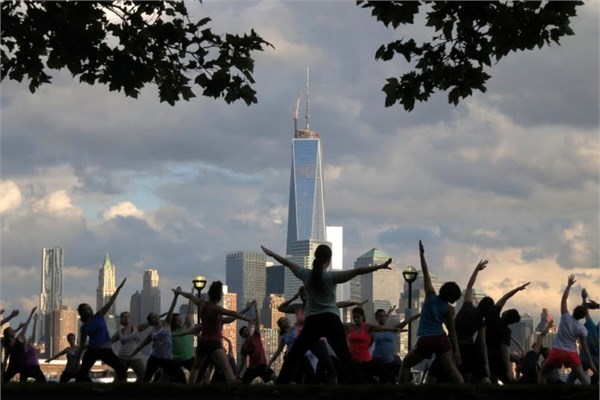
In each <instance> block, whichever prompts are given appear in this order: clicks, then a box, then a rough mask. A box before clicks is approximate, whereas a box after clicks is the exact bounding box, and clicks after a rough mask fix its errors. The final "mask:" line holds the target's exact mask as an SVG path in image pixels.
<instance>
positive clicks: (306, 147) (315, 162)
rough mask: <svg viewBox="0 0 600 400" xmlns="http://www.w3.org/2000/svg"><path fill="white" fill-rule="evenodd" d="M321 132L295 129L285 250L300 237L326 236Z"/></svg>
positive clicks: (303, 238) (318, 238)
mask: <svg viewBox="0 0 600 400" xmlns="http://www.w3.org/2000/svg"><path fill="white" fill-rule="evenodd" d="M321 153H322V151H321V135H320V134H319V133H318V132H313V131H311V130H309V126H308V118H307V126H306V129H305V130H297V131H296V132H295V134H294V138H293V139H292V173H291V178H290V203H289V213H288V234H287V250H286V251H287V254H288V255H289V254H292V243H294V242H296V241H299V240H316V241H321V242H324V241H326V240H327V237H326V231H325V226H326V224H325V191H324V187H323V162H322V159H323V157H322V154H321Z"/></svg>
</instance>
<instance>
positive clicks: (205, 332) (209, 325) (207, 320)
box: [200, 305, 223, 342]
mask: <svg viewBox="0 0 600 400" xmlns="http://www.w3.org/2000/svg"><path fill="white" fill-rule="evenodd" d="M209 311H210V310H209V307H207V306H206V305H205V306H204V307H202V310H201V311H200V318H201V319H202V335H200V340H201V341H205V340H211V341H218V342H220V341H221V339H222V337H223V316H222V315H221V314H219V313H217V312H214V311H213V312H212V313H211V312H209ZM211 314H212V315H211Z"/></svg>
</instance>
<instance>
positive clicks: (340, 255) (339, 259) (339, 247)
mask: <svg viewBox="0 0 600 400" xmlns="http://www.w3.org/2000/svg"><path fill="white" fill-rule="evenodd" d="M325 231H326V233H327V241H328V242H330V243H331V269H332V270H333V271H342V270H343V269H344V228H343V227H342V226H328V227H326V229H325ZM345 287H346V285H345V284H339V285H337V289H336V293H335V297H336V299H337V300H338V301H341V300H345V294H344V292H345Z"/></svg>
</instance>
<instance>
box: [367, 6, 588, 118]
mask: <svg viewBox="0 0 600 400" xmlns="http://www.w3.org/2000/svg"><path fill="white" fill-rule="evenodd" d="M357 3H358V5H359V6H360V7H363V8H370V9H371V14H372V15H373V16H374V17H376V18H377V20H378V21H381V22H382V23H383V24H384V25H385V26H386V27H388V26H390V25H391V26H392V27H393V28H394V29H396V28H398V27H399V26H400V25H404V24H413V23H414V17H415V15H416V14H417V13H419V12H420V11H422V9H426V11H425V12H426V21H427V22H426V25H427V26H429V27H431V28H433V30H434V32H435V33H434V34H433V37H432V38H431V41H428V42H424V43H421V44H417V43H416V42H415V40H414V39H407V40H406V39H404V38H403V39H400V40H396V41H394V42H391V43H388V44H387V45H382V46H381V47H380V48H379V49H378V50H377V52H376V53H375V59H377V60H383V61H388V60H391V59H392V58H394V56H395V55H396V54H401V55H402V56H404V58H405V59H406V61H407V62H409V63H413V66H412V70H411V71H409V72H407V73H405V74H403V75H402V76H400V78H388V79H387V83H386V84H385V85H384V86H383V91H384V92H385V95H386V99H385V106H386V107H389V106H392V105H394V104H395V103H400V104H402V106H403V107H404V109H405V110H408V111H410V110H412V109H413V108H414V106H415V101H416V100H418V101H426V100H427V99H429V97H430V96H431V94H433V93H434V92H436V91H449V92H448V102H449V103H453V104H455V105H456V104H458V102H459V100H460V99H464V98H466V97H468V96H470V95H472V94H473V90H474V89H477V90H479V91H481V92H485V91H486V82H487V80H488V79H489V78H490V75H488V74H487V73H486V72H485V71H486V70H489V68H490V67H491V66H492V64H495V63H497V62H498V61H499V60H500V59H501V58H503V57H504V56H506V55H507V54H508V53H510V52H511V51H514V52H516V51H519V50H533V49H534V48H535V47H538V48H541V47H543V46H546V45H551V44H552V42H555V43H557V44H560V42H559V40H560V38H562V37H563V36H570V35H574V32H573V30H572V29H571V27H570V26H569V25H570V19H571V18H572V17H574V16H576V15H577V13H576V8H577V7H579V6H581V5H583V2H581V1H543V2H542V1H501V2H500V1H473V2H471V1H464V2H463V1H435V2H430V1H366V2H365V1H362V0H359V1H358V2H357Z"/></svg>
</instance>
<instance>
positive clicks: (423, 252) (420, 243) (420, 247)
mask: <svg viewBox="0 0 600 400" xmlns="http://www.w3.org/2000/svg"><path fill="white" fill-rule="evenodd" d="M419 252H420V253H421V254H425V247H423V242H421V241H420V240H419Z"/></svg>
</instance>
